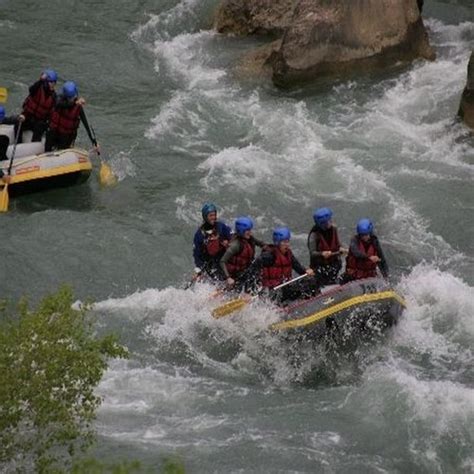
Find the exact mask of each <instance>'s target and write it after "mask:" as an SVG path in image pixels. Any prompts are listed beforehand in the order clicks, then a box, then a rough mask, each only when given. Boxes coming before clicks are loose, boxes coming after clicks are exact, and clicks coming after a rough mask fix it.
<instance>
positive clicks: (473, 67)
mask: <svg viewBox="0 0 474 474" xmlns="http://www.w3.org/2000/svg"><path fill="white" fill-rule="evenodd" d="M458 115H459V116H460V117H461V119H462V120H464V123H465V124H466V125H467V126H468V127H470V128H472V129H473V130H474V51H472V53H471V58H470V59H469V64H468V66H467V84H466V87H465V88H464V91H463V93H462V97H461V104H460V106H459V112H458Z"/></svg>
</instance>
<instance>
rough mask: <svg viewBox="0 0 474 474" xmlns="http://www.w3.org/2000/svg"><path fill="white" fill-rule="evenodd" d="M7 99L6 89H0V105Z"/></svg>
mask: <svg viewBox="0 0 474 474" xmlns="http://www.w3.org/2000/svg"><path fill="white" fill-rule="evenodd" d="M7 99H8V91H7V88H6V87H0V104H4V103H5V102H6V101H7Z"/></svg>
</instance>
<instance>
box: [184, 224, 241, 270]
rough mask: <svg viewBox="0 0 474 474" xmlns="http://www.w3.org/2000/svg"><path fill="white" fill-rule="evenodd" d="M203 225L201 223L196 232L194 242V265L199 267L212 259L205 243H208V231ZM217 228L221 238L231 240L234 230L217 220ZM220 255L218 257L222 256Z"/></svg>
mask: <svg viewBox="0 0 474 474" xmlns="http://www.w3.org/2000/svg"><path fill="white" fill-rule="evenodd" d="M203 226H204V224H203V225H201V226H200V227H199V228H198V229H197V230H196V233H195V234H194V244H193V257H194V265H196V267H197V268H201V269H202V267H203V266H204V265H205V263H206V262H208V261H209V260H210V258H209V256H208V255H207V254H206V252H205V245H206V232H205V230H204V229H203ZM215 227H216V230H217V233H218V234H219V240H221V241H222V240H230V239H231V237H232V230H231V228H230V227H229V226H228V225H227V224H224V223H223V222H220V221H217V222H216V225H215ZM220 257H221V256H219V257H218V258H220Z"/></svg>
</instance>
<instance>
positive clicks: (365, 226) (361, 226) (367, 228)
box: [357, 219, 374, 235]
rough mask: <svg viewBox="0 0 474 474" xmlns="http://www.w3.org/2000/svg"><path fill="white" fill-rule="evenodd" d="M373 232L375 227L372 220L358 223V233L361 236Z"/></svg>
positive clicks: (362, 220) (363, 220)
mask: <svg viewBox="0 0 474 474" xmlns="http://www.w3.org/2000/svg"><path fill="white" fill-rule="evenodd" d="M373 231H374V225H373V224H372V222H371V220H370V219H361V220H360V221H359V222H358V223H357V233H358V234H359V235H367V234H372V232H373Z"/></svg>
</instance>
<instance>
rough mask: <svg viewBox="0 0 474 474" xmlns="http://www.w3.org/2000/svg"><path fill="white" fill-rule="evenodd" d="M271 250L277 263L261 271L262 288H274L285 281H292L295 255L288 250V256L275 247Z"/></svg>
mask: <svg viewBox="0 0 474 474" xmlns="http://www.w3.org/2000/svg"><path fill="white" fill-rule="evenodd" d="M270 250H271V252H272V254H273V255H274V257H275V261H274V263H273V265H272V266H271V267H263V268H262V271H261V278H262V286H264V287H266V288H274V287H275V286H278V285H279V284H280V283H283V282H284V281H287V280H291V275H292V260H293V259H292V256H293V254H292V253H291V250H290V249H288V251H287V252H286V254H283V253H282V252H280V250H279V249H278V247H275V246H273V245H272V246H271V247H270Z"/></svg>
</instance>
